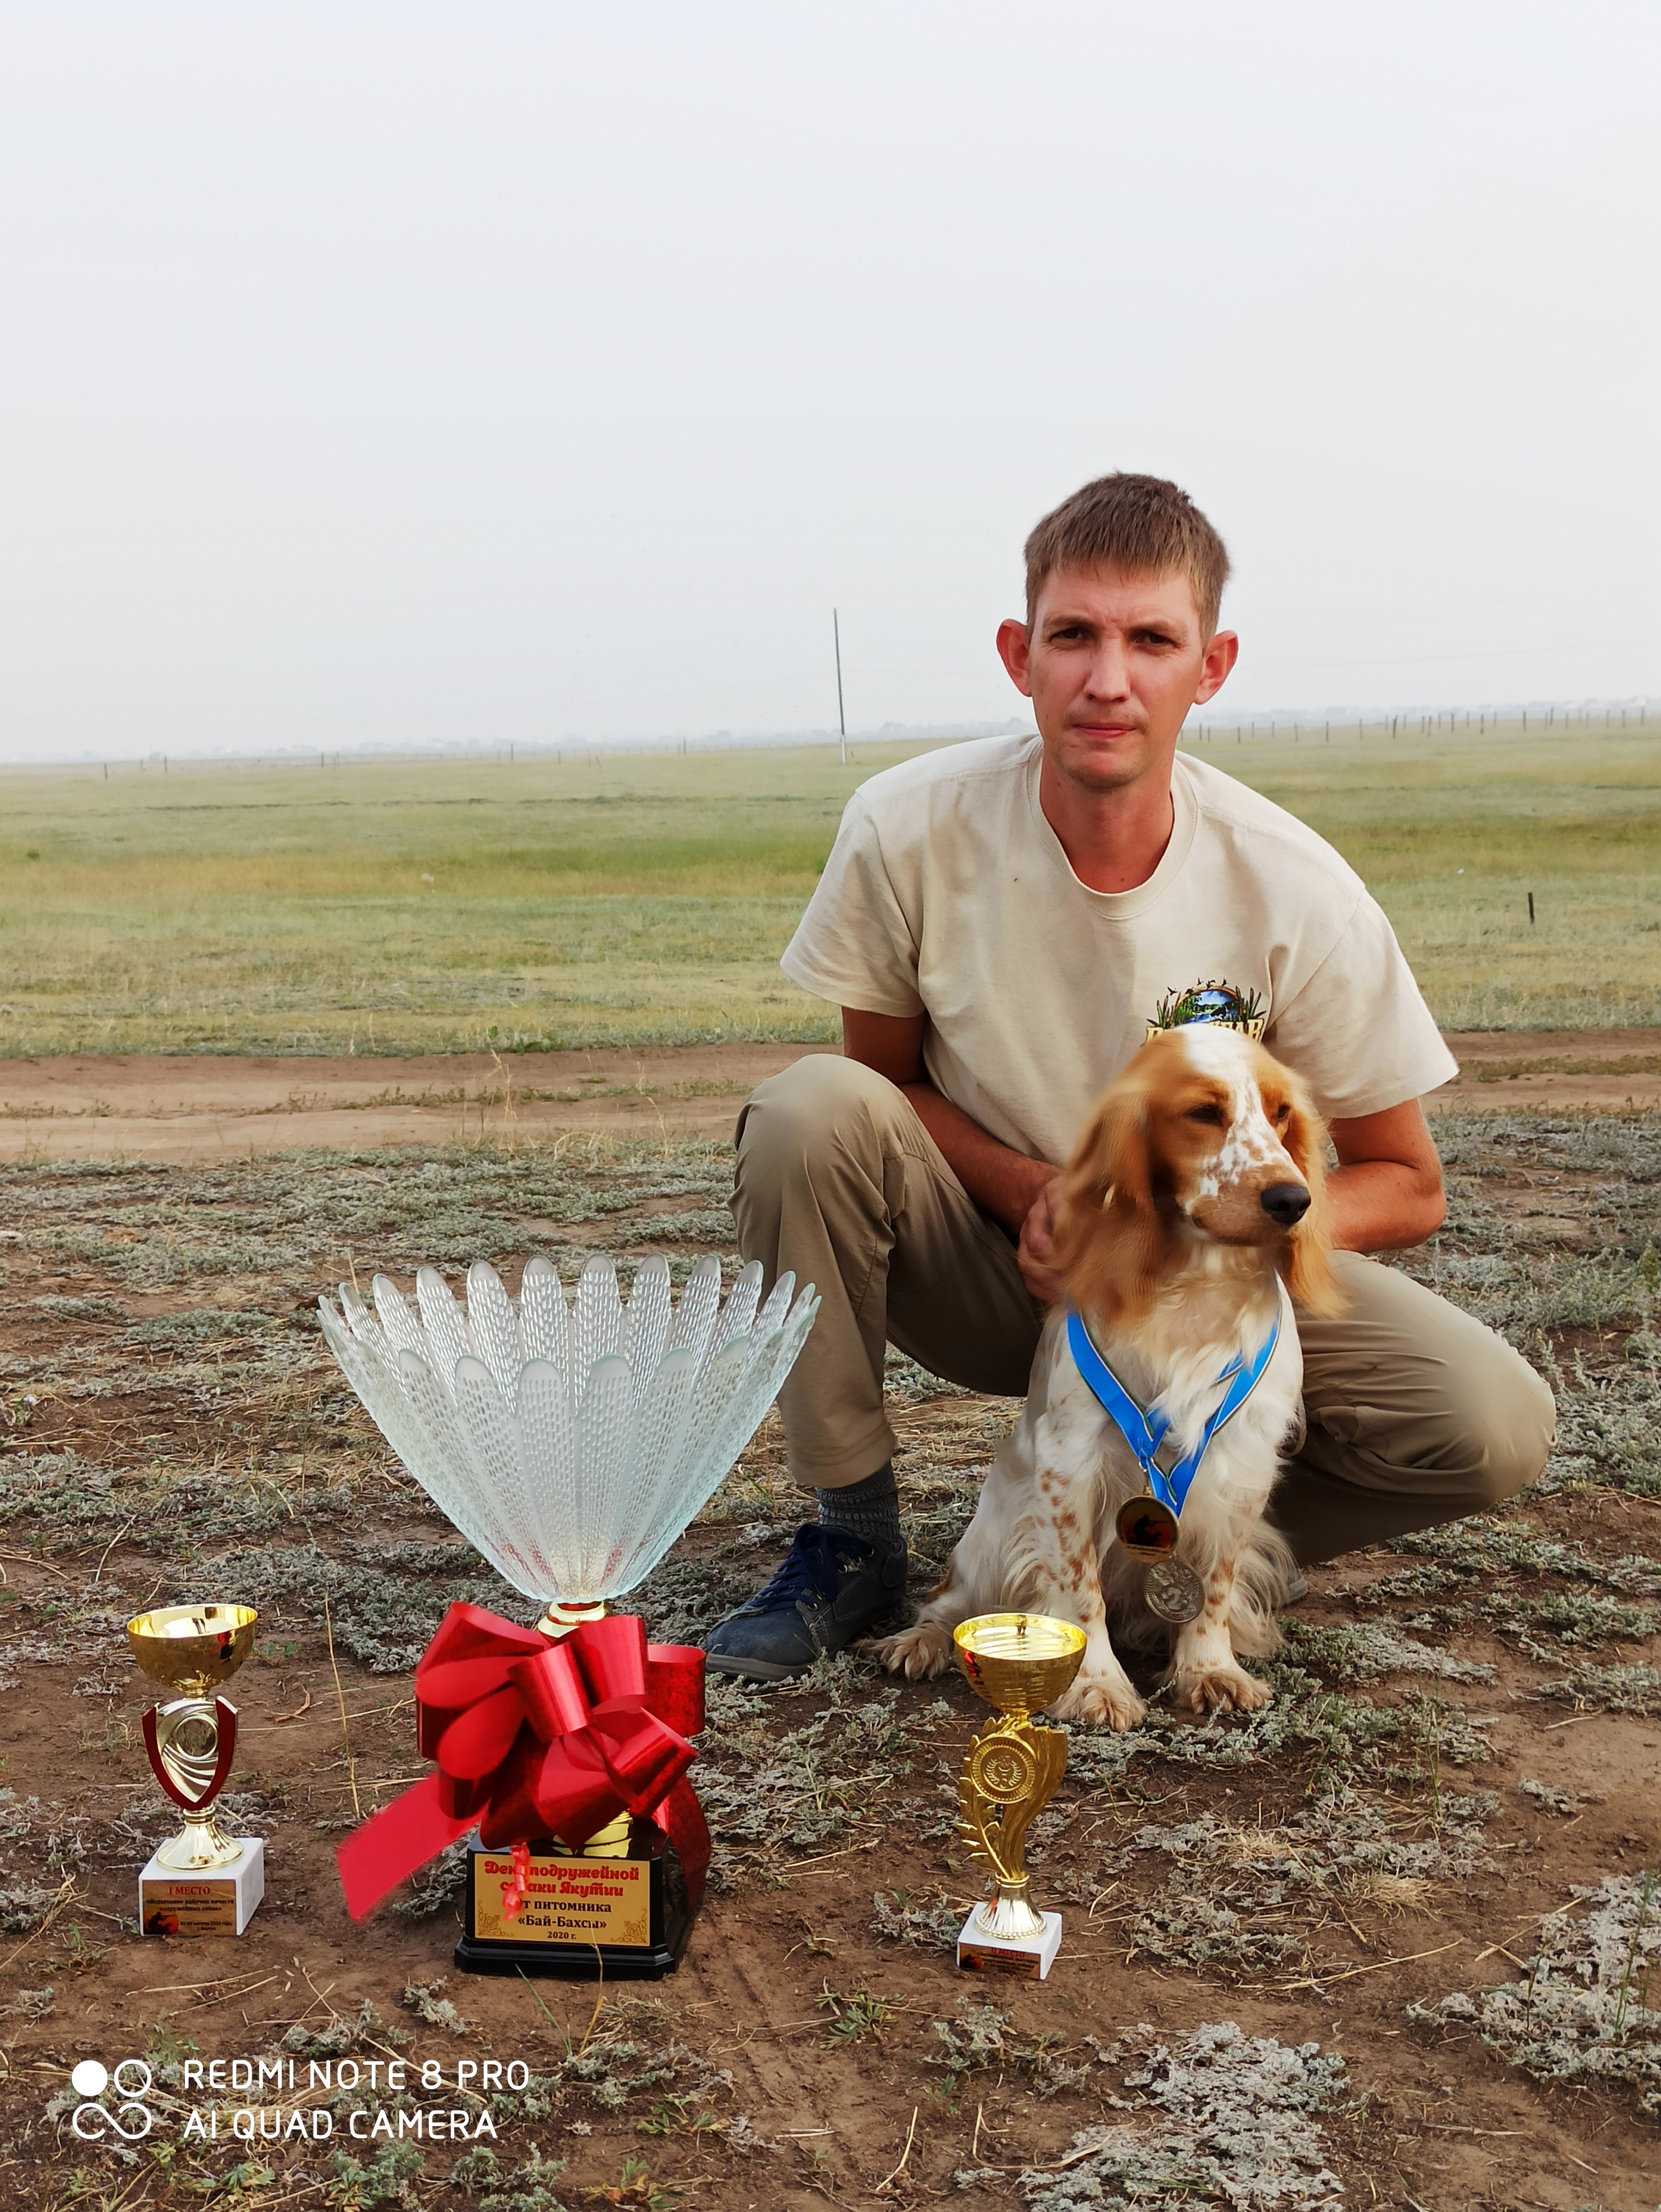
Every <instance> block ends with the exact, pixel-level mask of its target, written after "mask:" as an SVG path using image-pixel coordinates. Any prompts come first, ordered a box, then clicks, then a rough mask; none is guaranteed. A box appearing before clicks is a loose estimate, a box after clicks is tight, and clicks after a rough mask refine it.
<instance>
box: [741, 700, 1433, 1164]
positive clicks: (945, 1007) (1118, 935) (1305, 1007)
mask: <svg viewBox="0 0 1661 2212" xmlns="http://www.w3.org/2000/svg"><path fill="white" fill-rule="evenodd" d="M1042 757H1043V750H1042V747H1041V745H1040V744H1039V741H1038V739H1037V737H1026V738H984V739H981V740H978V741H977V742H975V743H973V744H959V745H952V746H949V747H946V748H945V749H943V750H940V751H939V752H934V753H928V754H924V755H923V756H922V757H920V758H918V759H916V760H912V761H907V762H905V763H904V765H903V766H901V767H899V768H892V769H886V770H885V772H884V773H883V774H882V775H876V776H873V778H872V779H871V781H870V782H869V783H867V784H862V785H861V787H860V788H859V789H858V790H857V791H856V792H855V793H854V796H853V797H852V799H849V802H848V809H847V811H846V812H845V813H844V815H843V818H842V827H841V829H840V830H839V831H838V832H837V842H836V848H835V849H834V851H833V852H832V853H831V858H830V860H828V861H827V862H826V864H825V869H824V875H823V877H822V878H820V881H819V885H818V890H816V891H815V892H814V894H813V896H812V900H811V901H810V902H809V904H808V908H807V911H806V914H804V915H803V916H802V918H801V921H800V926H799V927H798V928H797V931H796V933H795V935H794V938H793V939H791V941H790V944H789V945H788V948H787V949H786V951H785V954H784V957H783V959H782V962H781V963H780V965H781V966H782V968H783V969H784V972H785V974H786V975H788V976H789V978H790V979H791V981H793V982H794V983H799V984H800V985H801V987H802V988H803V989H804V990H806V991H812V992H813V993H814V994H816V995H817V996H818V997H819V998H822V999H830V1000H833V1001H834V1002H835V1003H836V1004H837V1005H838V1006H854V1007H857V1008H858V1009H859V1010H860V1011H861V1012H865V1013H874V1014H897V1015H902V1016H910V1015H916V1014H926V1015H927V1016H928V1027H927V1029H926V1030H925V1032H924V1045H923V1058H924V1062H925V1064H926V1066H927V1067H928V1074H929V1078H930V1079H931V1081H932V1082H933V1083H934V1085H935V1087H936V1089H937V1090H939V1091H942V1092H944V1094H945V1095H946V1097H948V1098H950V1099H952V1100H953V1101H954V1102H955V1103H957V1104H958V1105H959V1106H961V1107H962V1109H964V1113H965V1114H968V1115H970V1116H971V1118H972V1119H973V1120H975V1121H978V1122H979V1123H980V1125H981V1127H983V1128H984V1129H988V1130H990V1132H991V1133H992V1134H993V1135H994V1136H995V1137H999V1138H1001V1139H1002V1140H1003V1142H1004V1143H1005V1144H1007V1145H1010V1146H1013V1147H1014V1148H1015V1149H1016V1150H1017V1151H1018V1152H1025V1153H1027V1154H1029V1155H1031V1157H1032V1158H1037V1159H1043V1160H1050V1161H1052V1162H1054V1163H1056V1164H1058V1165H1059V1164H1061V1163H1062V1162H1063V1161H1064V1160H1065V1159H1066V1158H1067V1157H1068V1153H1069V1152H1071V1150H1072V1147H1073V1145H1074V1140H1075V1139H1076V1138H1077V1136H1078V1134H1079V1132H1080V1129H1081V1128H1082V1127H1083V1125H1084V1121H1085V1118H1086V1115H1087V1113H1088V1112H1089V1109H1090V1108H1091V1107H1092V1105H1093V1104H1094V1103H1095V1101H1096V1099H1097V1098H1098V1097H1099V1096H1100V1094H1101V1092H1102V1091H1104V1089H1105V1088H1106V1086H1107V1085H1108V1084H1109V1083H1110V1082H1111V1080H1112V1079H1113V1078H1114V1076H1115V1075H1116V1074H1117V1073H1118V1072H1119V1070H1120V1069H1121V1068H1122V1067H1123V1066H1124V1065H1125V1063H1126V1061H1127V1060H1129V1058H1130V1057H1131V1055H1132V1054H1133V1053H1135V1050H1136V1049H1137V1048H1138V1047H1139V1046H1140V1045H1141V1042H1142V1031H1143V1025H1144V1024H1145V1023H1146V1022H1147V1019H1148V1018H1149V1017H1150V1016H1151V1015H1152V1014H1153V1012H1154V1010H1155V1008H1156V1007H1157V1006H1158V1005H1159V1001H1160V1000H1161V999H1162V998H1163V997H1164V996H1165V994H1166V993H1167V992H1180V991H1182V990H1184V989H1186V988H1187V987H1189V985H1191V984H1195V983H1205V982H1211V981H1220V982H1226V983H1230V984H1232V985H1233V986H1234V987H1236V988H1237V989H1238V990H1241V991H1247V990H1250V991H1256V994H1257V995H1258V997H1259V999H1260V1000H1261V1001H1262V1006H1263V1007H1264V1009H1265V1011H1266V1012H1267V1013H1268V1016H1269V1027H1268V1030H1267V1033H1266V1035H1265V1036H1264V1040H1263V1041H1264V1042H1265V1043H1266V1044H1267V1045H1268V1046H1269V1048H1270V1049H1271V1050H1272V1051H1273V1052H1274V1053H1275V1054H1276V1055H1277V1056H1278V1057H1279V1058H1280V1059H1281V1060H1285V1061H1286V1062H1287V1064H1288V1066H1292V1067H1294V1068H1296V1069H1297V1070H1298V1072H1299V1073H1300V1074H1301V1075H1302V1076H1303V1077H1304V1078H1305V1080H1306V1082H1307V1083H1308V1084H1309V1085H1310V1088H1311V1091H1313V1093H1314V1096H1315V1100H1316V1103H1317V1105H1318V1106H1319V1108H1320V1109H1321V1111H1322V1112H1323V1114H1325V1115H1329V1116H1337V1117H1340V1118H1343V1117H1354V1116H1355V1115H1362V1114H1377V1113H1382V1112H1383V1111H1384V1109H1385V1108H1386V1107H1390V1106H1399V1105H1400V1104H1401V1103H1402V1102H1403V1101H1404V1100H1405V1099H1409V1098H1416V1097H1420V1096H1421V1094H1422V1093H1423V1092H1425V1091H1433V1090H1434V1089H1435V1088H1436V1086H1437V1085H1439V1084H1442V1083H1445V1082H1447V1081H1448V1079H1450V1077H1451V1076H1453V1075H1456V1074H1457V1073H1458V1068H1457V1063H1456V1062H1455V1060H1454V1059H1453V1057H1452V1055H1451V1054H1450V1052H1449V1051H1448V1048H1447V1047H1446V1046H1445V1044H1444V1043H1443V1042H1442V1040H1441V1037H1440V1036H1439V1033H1438V1031H1437V1028H1436V1024H1434V1022H1433V1020H1432V1019H1431V1017H1430V1010H1429V1008H1428V1007H1427V1006H1426V1004H1425V1002H1424V1000H1423V999H1422V998H1421V996H1420V994H1419V987H1418V985H1417V984H1416V983H1415V981H1414V980H1413V974H1412V971H1411V969H1409V966H1408V964H1407V962H1406V961H1405V960H1404V959H1403V958H1402V951H1401V948H1400V946H1399V945H1397V944H1396V937H1395V933H1394V932H1393V931H1392V930H1391V928H1390V924H1389V922H1388V921H1386V920H1385V919H1384V915H1383V913H1382V912H1381V911H1380V909H1379V908H1378V905H1377V904H1376V902H1374V901H1373V900H1372V898H1370V897H1369V896H1367V890H1366V885H1365V884H1363V883H1362V882H1361V880H1360V877H1359V876H1357V875H1356V873H1355V872H1354V869H1352V868H1351V867H1350V866H1348V864H1347V863H1346V862H1345V861H1344V860H1342V859H1340V857H1339V855H1338V854H1336V853H1335V852H1334V851H1333V849H1332V848H1331V846H1330V845H1329V844H1328V843H1327V842H1326V841H1325V839H1324V838H1322V837H1317V836H1316V834H1315V832H1314V831H1313V830H1312V829H1306V828H1305V825H1304V824H1303V823H1301V822H1299V821H1298V820H1296V819H1295V818H1294V817H1293V816H1292V815H1290V814H1287V813H1286V812H1284V811H1282V810H1281V808H1280V807H1278V806H1276V805H1273V804H1272V803H1271V802H1270V801H1269V799H1260V798H1259V797H1258V795H1257V793H1256V792H1254V791H1249V790H1248V789H1247V788H1246V787H1245V786H1244V784H1241V783H1237V782H1236V781H1234V779H1233V777H1232V776H1229V775H1224V774H1223V773H1222V771H1221V770H1220V769H1214V768H1212V767H1210V766H1209V765H1208V764H1207V763H1204V762H1202V761H1198V760H1196V759H1194V758H1192V757H1190V756H1189V755H1187V754H1178V756H1177V760H1176V763H1175V765H1174V768H1173V770H1172V775H1171V797H1172V800H1173V803H1174V807H1175V812H1176V822H1175V826H1174V828H1173V829H1172V831H1171V842H1170V844H1169V845H1168V846H1167V847H1166V848H1165V856H1164V858H1163V859H1162V860H1160V862H1159V866H1158V867H1157V868H1156V869H1155V870H1154V871H1153V874H1152V875H1151V876H1150V877H1149V878H1148V879H1147V882H1146V883H1145V884H1138V885H1137V887H1136V889H1135V890H1129V891H1092V890H1088V889H1087V888H1086V885H1084V884H1081V883H1080V881H1079V879H1078V878H1077V877H1076V876H1075V875H1074V872H1073V870H1072V868H1071V866H1069V864H1068V858H1067V855H1066V854H1065V853H1064V852H1063V851H1062V846H1061V842H1060V840H1059V839H1058V838H1057V837H1056V833H1055V831H1054V830H1053V829H1051V828H1050V824H1049V823H1048V822H1047V821H1046V820H1045V819H1044V817H1043V811H1042V809H1041V808H1040V806H1039V805H1038V769H1039V764H1040V762H1041V760H1042Z"/></svg>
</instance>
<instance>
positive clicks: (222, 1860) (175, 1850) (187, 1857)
mask: <svg viewBox="0 0 1661 2212" xmlns="http://www.w3.org/2000/svg"><path fill="white" fill-rule="evenodd" d="M241 1856H242V1845H241V1844H240V1843H238V1842H237V1840H236V1838H234V1836H228V1835H227V1834H226V1833H225V1831H224V1830H223V1829H222V1827H221V1826H220V1825H219V1823H218V1821H217V1820H215V1818H214V1816H213V1814H211V1813H210V1812H209V1811H208V1810H207V1809H206V1808H205V1807H204V1809H203V1810H202V1811H201V1812H199V1813H186V1815H185V1825H184V1827H183V1828H182V1829H181V1830H180V1831H179V1834H178V1835H176V1836H173V1837H171V1838H169V1839H168V1841H167V1843H165V1844H162V1846H161V1849H160V1850H158V1851H157V1852H156V1855H155V1857H156V1863H157V1864H158V1865H160V1866H164V1867H167V1869H170V1871H171V1872H173V1873H174V1874H186V1873H188V1874H198V1873H202V1872H204V1871H205V1870H207V1869H223V1868H225V1867H229V1866H234V1865H235V1864H236V1863H237V1861H238V1860H239V1859H240V1857H241Z"/></svg>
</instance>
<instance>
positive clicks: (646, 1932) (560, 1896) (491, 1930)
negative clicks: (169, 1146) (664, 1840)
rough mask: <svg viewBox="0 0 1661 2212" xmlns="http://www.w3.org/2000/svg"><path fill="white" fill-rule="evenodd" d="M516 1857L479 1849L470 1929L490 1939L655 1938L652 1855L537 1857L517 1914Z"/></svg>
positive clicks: (583, 1940)
mask: <svg viewBox="0 0 1661 2212" xmlns="http://www.w3.org/2000/svg"><path fill="white" fill-rule="evenodd" d="M513 1894H514V1862H513V1858H512V1856H511V1855H510V1854H509V1853H508V1852H507V1851H500V1852H498V1851H481V1852H480V1853H479V1854H478V1857H477V1858H476V1860H475V1861H474V1864H473V1926H472V1934H473V1936H474V1937H475V1938H476V1939H477V1940H478V1942H491V1943H636V1944H639V1945H640V1946H642V1948H645V1947H646V1946H648V1945H649V1943H650V1942H651V1940H652V1864H651V1861H650V1860H649V1859H612V1858H605V1859H601V1858H594V1859H588V1858H566V1857H558V1858H538V1857H532V1860H531V1874H530V1887H529V1888H528V1889H527V1890H526V1893H525V1896H524V1897H523V1899H521V1900H520V1909H519V1911H518V1912H517V1913H516V1914H514V1915H513V1916H512V1917H509V1916H508V1914H507V1913H506V1912H504V1911H502V1902H503V1899H505V1898H508V1897H511V1896H512V1895H513Z"/></svg>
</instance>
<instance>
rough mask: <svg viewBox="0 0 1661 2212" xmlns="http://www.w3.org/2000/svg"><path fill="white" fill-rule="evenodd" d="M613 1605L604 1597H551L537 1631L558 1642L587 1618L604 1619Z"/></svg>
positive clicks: (551, 1641)
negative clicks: (608, 1603)
mask: <svg viewBox="0 0 1661 2212" xmlns="http://www.w3.org/2000/svg"><path fill="white" fill-rule="evenodd" d="M610 1610H611V1607H609V1606H608V1605H607V1604H606V1602H605V1599H604V1598H580V1597H574V1598H561V1597H551V1598H550V1599H549V1601H548V1609H547V1611H546V1612H545V1613H544V1614H543V1616H542V1618H541V1620H539V1621H538V1623H537V1633H538V1635H539V1636H545V1637H546V1638H548V1641H549V1642H550V1643H551V1644H557V1643H558V1642H559V1641H560V1640H561V1638H563V1637H567V1636H569V1634H570V1632H571V1631H572V1630H573V1629H574V1628H581V1626H582V1625H583V1623H584V1622H585V1621H587V1620H605V1616H606V1614H607V1613H609V1612H610Z"/></svg>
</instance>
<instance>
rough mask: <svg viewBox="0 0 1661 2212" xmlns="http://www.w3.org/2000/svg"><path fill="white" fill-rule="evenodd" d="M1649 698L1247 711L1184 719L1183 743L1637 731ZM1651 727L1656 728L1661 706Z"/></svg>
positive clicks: (1645, 719)
mask: <svg viewBox="0 0 1661 2212" xmlns="http://www.w3.org/2000/svg"><path fill="white" fill-rule="evenodd" d="M1654 704H1656V702H1653V701H1651V700H1647V699H1637V700H1630V701H1626V702H1618V703H1615V704H1593V705H1588V706H1573V707H1571V706H1543V707H1443V708H1424V709H1422V710H1421V709H1415V710H1413V711H1410V712H1409V713H1406V714H1371V715H1369V714H1349V715H1335V714H1325V715H1314V714H1280V715H1252V716H1249V717H1243V718H1241V719H1239V720H1231V721H1216V720H1211V721H1199V720H1194V721H1189V722H1185V723H1184V724H1183V744H1218V743H1219V742H1228V743H1232V744H1244V743H1246V741H1247V740H1248V739H1250V738H1291V739H1292V740H1293V743H1294V744H1302V743H1304V742H1305V741H1309V742H1312V743H1314V744H1332V743H1333V742H1334V741H1335V740H1336V741H1337V743H1339V744H1344V743H1345V742H1346V741H1350V742H1364V741H1365V740H1366V738H1367V737H1368V736H1372V737H1374V738H1385V739H1389V738H1403V737H1409V738H1427V737H1433V736H1434V735H1435V734H1436V732H1438V731H1439V730H1444V729H1445V730H1446V732H1448V734H1449V736H1450V737H1453V736H1457V735H1458V734H1459V733H1460V732H1469V734H1470V735H1471V736H1473V737H1482V736H1485V735H1486V734H1487V733H1488V731H1490V730H1493V731H1496V732H1497V731H1500V730H1511V731H1515V732H1518V733H1520V734H1523V735H1526V736H1529V737H1537V736H1542V735H1543V734H1544V733H1545V732H1547V731H1548V730H1562V731H1569V730H1627V729H1632V730H1638V729H1646V728H1647V727H1648V726H1649V710H1650V708H1651V706H1652V705H1654ZM1656 727H1657V729H1658V731H1661V708H1658V712H1657V720H1656Z"/></svg>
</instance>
